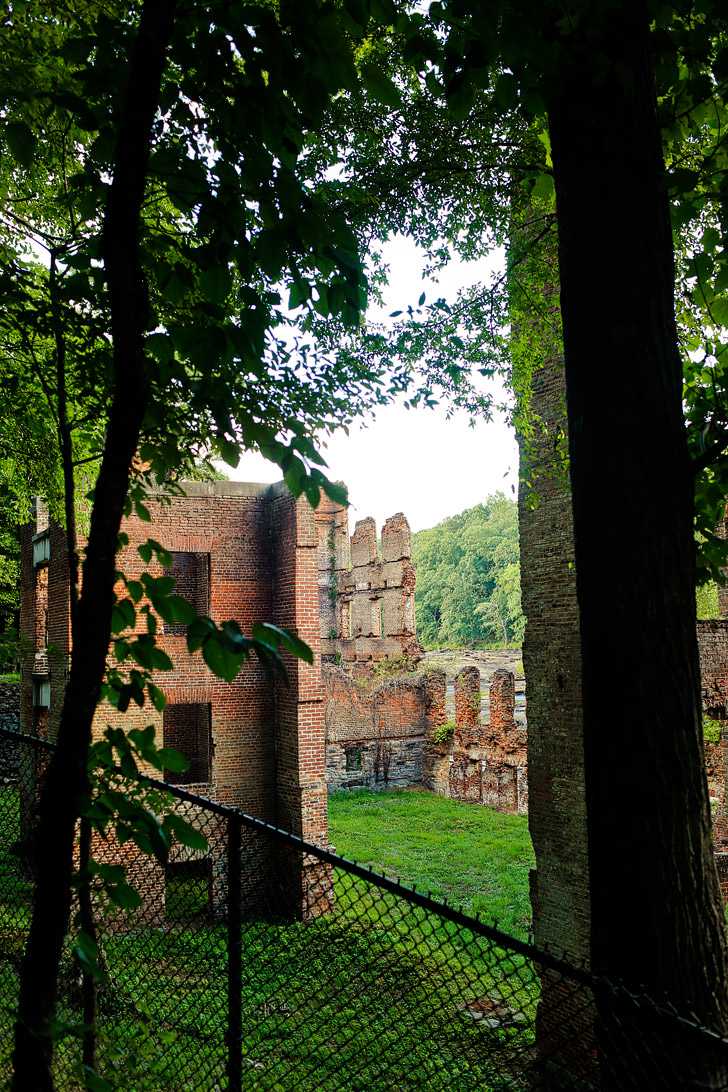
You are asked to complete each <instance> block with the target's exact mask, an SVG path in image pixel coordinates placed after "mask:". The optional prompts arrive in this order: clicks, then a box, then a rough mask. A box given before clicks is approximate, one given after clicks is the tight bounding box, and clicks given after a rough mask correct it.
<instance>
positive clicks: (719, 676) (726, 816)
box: [697, 520, 728, 899]
mask: <svg viewBox="0 0 728 1092" xmlns="http://www.w3.org/2000/svg"><path fill="white" fill-rule="evenodd" d="M725 530H726V521H725V520H721V522H720V524H719V526H718V527H717V528H716V532H717V533H718V534H721V535H722V536H723V537H725ZM723 591H724V589H723V588H720V586H719V597H718V606H719V609H720V611H721V615H723V614H724V613H725V610H726V603H727V602H728V600H727V599H726V596H725V594H720V593H721V592H723ZM697 630H698V651H699V653H700V687H701V697H702V701H703V709H704V710H705V713H706V715H707V716H708V717H711V718H713V719H714V720H719V721H722V722H726V721H728V618H725V617H720V618H710V619H707V620H701V621H698V623H697ZM726 745H728V729H726V728H724V730H723V738H722V739H721V740H720V741H719V742H718V743H706V744H705V767H706V773H707V777H708V789H709V791H710V795H711V797H712V817H713V840H714V842H715V849H716V862H717V863H718V865H719V875H720V881H721V888H722V890H723V894H724V896H726V898H727V899H728V881H727V880H726V878H725V877H726V876H728V872H726V871H725V858H724V857H723V854H724V852H725V850H726V847H728V807H727V801H728V791H727V790H728V786H727V785H726V774H727V773H728V764H727V763H726V761H725V749H726ZM720 869H723V870H724V872H725V876H724V872H720Z"/></svg>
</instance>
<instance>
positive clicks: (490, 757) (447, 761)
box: [426, 667, 528, 815]
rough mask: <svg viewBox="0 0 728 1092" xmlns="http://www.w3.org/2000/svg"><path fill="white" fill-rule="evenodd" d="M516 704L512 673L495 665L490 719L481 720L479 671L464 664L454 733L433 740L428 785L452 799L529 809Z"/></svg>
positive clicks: (523, 737) (523, 734)
mask: <svg viewBox="0 0 728 1092" xmlns="http://www.w3.org/2000/svg"><path fill="white" fill-rule="evenodd" d="M515 709H516V680H515V676H514V674H513V672H512V671H508V670H506V668H498V669H497V670H496V671H495V672H494V674H493V678H492V680H491V684H490V719H489V721H488V722H487V723H482V718H481V695H480V672H479V671H478V669H477V667H466V668H463V670H462V671H460V672H459V674H458V675H457V676H456V678H455V724H454V730H453V735H452V739H451V740H450V741H449V742H447V743H440V744H436V743H433V744H431V746H430V766H429V770H428V773H429V776H428V778H427V779H426V784H427V787H428V788H431V789H432V790H433V791H434V792H440V793H442V794H443V795H445V796H448V797H450V798H451V799H453V800H466V801H469V802H471V803H477V804H485V805H486V806H487V807H490V808H495V810H496V811H504V812H510V813H512V814H522V815H524V814H527V812H528V784H527V778H526V771H527V767H526V728H525V725H524V724H523V723H518V722H517V721H516V719H515Z"/></svg>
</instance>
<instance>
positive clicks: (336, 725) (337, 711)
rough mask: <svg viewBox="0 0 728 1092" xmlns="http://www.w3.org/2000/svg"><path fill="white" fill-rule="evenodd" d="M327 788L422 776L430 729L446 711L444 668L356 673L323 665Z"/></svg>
mask: <svg viewBox="0 0 728 1092" xmlns="http://www.w3.org/2000/svg"><path fill="white" fill-rule="evenodd" d="M323 676H324V684H325V686H326V778H327V782H328V788H329V791H330V792H332V791H336V790H337V789H353V788H363V787H366V788H411V787H412V786H415V785H420V784H422V782H423V760H424V754H425V748H426V745H427V743H428V740H429V734H430V732H431V731H432V729H433V728H435V727H436V726H437V725H438V724H440V723H442V722H443V721H444V717H445V685H446V682H445V673H444V672H423V673H421V674H416V675H400V676H398V677H396V678H391V679H386V678H385V679H377V678H356V679H355V678H354V677H352V675H351V674H350V673H349V672H348V671H346V670H344V669H343V668H341V667H336V666H333V665H325V666H324V669H323Z"/></svg>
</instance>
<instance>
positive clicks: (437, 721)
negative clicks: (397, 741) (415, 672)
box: [425, 668, 447, 730]
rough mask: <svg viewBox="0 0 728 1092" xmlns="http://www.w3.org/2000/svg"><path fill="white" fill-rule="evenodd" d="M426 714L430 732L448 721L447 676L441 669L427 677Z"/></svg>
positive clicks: (429, 673)
mask: <svg viewBox="0 0 728 1092" xmlns="http://www.w3.org/2000/svg"><path fill="white" fill-rule="evenodd" d="M425 714H426V716H427V722H428V724H429V726H430V730H432V729H433V728H440V727H441V726H442V725H443V724H444V723H445V721H446V720H447V675H446V674H445V672H444V671H443V670H442V669H440V668H438V669H437V670H436V671H428V672H427V673H426V675H425Z"/></svg>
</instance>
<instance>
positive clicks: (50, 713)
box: [20, 501, 70, 739]
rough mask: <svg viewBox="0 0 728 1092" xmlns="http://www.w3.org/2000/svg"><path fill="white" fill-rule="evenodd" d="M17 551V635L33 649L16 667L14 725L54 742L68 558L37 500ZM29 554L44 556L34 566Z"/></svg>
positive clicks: (64, 670)
mask: <svg viewBox="0 0 728 1092" xmlns="http://www.w3.org/2000/svg"><path fill="white" fill-rule="evenodd" d="M40 545H44V546H45V549H39V548H38V547H40ZM34 547H35V549H34ZM20 548H21V555H20V636H21V640H22V641H23V642H24V645H25V647H27V648H29V649H32V650H33V651H31V652H29V653H28V655H26V656H25V657H23V659H22V660H21V665H20V684H21V697H20V725H21V730H22V731H24V732H29V733H31V734H37V735H39V736H41V738H43V739H55V737H56V734H57V732H58V723H59V717H60V711H61V706H62V703H63V695H64V693H65V690H66V681H67V679H68V653H69V648H70V615H69V598H68V597H69V583H68V558H67V554H66V536H65V534H64V532H63V528H62V527H59V525H58V524H57V523H55V522H54V521H52V520H49V518H48V512H47V510H46V508H45V506H44V505H43V503H42V502H41V501H37V502H36V506H35V513H34V518H33V520H32V521H31V522H29V523H27V524H26V525H25V526H24V527H22V528H21V530H20ZM34 553H36V554H42V555H46V556H43V558H42V560H40V561H39V562H38V563H37V564H36V562H35V560H34ZM49 649H50V653H49ZM41 702H42V704H40V703H41Z"/></svg>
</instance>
